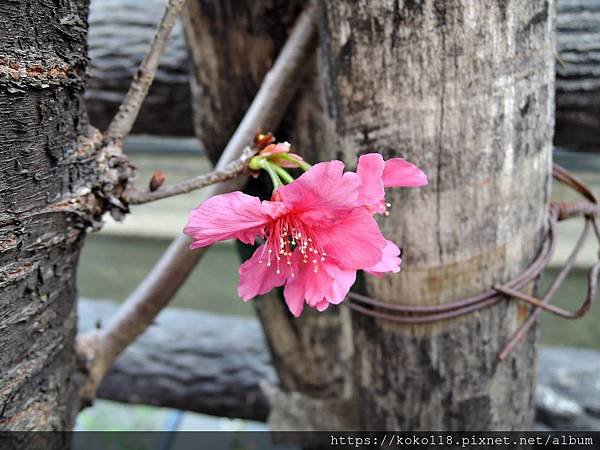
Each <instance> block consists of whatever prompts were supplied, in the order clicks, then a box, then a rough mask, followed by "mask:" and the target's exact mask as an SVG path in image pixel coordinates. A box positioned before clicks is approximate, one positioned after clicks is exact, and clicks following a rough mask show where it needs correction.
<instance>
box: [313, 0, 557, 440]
mask: <svg viewBox="0 0 600 450" xmlns="http://www.w3.org/2000/svg"><path fill="white" fill-rule="evenodd" d="M319 5H320V12H321V14H320V19H321V29H320V31H321V36H320V39H321V41H320V42H321V51H322V54H323V56H324V61H325V62H326V67H324V68H322V70H321V74H322V75H323V77H324V79H325V84H326V94H327V99H328V113H329V115H330V118H331V120H332V121H333V123H334V125H335V129H336V132H337V135H338V144H339V151H340V156H342V157H343V158H344V159H346V160H347V162H348V164H355V162H356V158H357V156H358V155H359V154H361V153H362V152H367V151H377V152H381V153H382V154H383V155H384V156H386V157H390V156H396V155H400V156H403V157H405V158H407V159H409V160H411V161H413V162H415V163H416V164H417V165H418V166H419V167H421V168H423V169H424V170H425V171H426V172H427V174H428V176H429V180H430V184H429V186H428V187H427V188H422V189H419V190H414V191H410V190H394V191H393V192H392V193H390V197H389V198H390V199H391V200H390V201H391V203H392V205H393V206H392V210H391V215H390V216H389V217H388V218H385V219H383V220H382V224H383V230H384V233H385V234H386V236H387V237H388V238H390V239H393V240H395V241H396V242H397V243H398V244H399V245H400V246H402V247H403V248H404V250H405V252H404V256H403V264H404V269H403V271H402V272H401V273H400V274H399V275H392V276H389V277H386V278H383V279H381V280H376V279H373V278H367V279H366V291H367V293H368V294H370V295H372V296H374V297H377V298H379V299H381V300H384V301H386V302H390V303H403V304H412V305H431V304H439V303H444V302H449V301H451V300H454V299H458V298H460V297H463V296H466V295H471V294H476V293H478V292H481V291H483V290H486V289H489V288H490V286H491V285H492V284H493V283H496V282H502V281H505V280H507V279H509V278H510V277H512V276H514V275H515V274H517V273H518V272H519V271H520V270H521V269H522V268H523V267H525V266H526V265H527V264H528V263H529V262H530V261H531V260H532V258H533V257H534V255H535V254H536V251H537V249H538V245H539V243H540V238H541V236H542V233H543V230H544V228H545V225H546V212H547V199H548V190H549V175H550V161H551V142H552V129H553V114H554V57H553V49H554V38H553V31H554V14H555V13H554V2H552V1H542V0H534V1H525V0H521V1H514V2H505V1H497V0H481V1H477V2H472V1H466V0H446V1H441V0H440V1H436V0H425V1H420V2H414V1H392V0H377V1H371V2H365V1H360V2H355V1H350V0H340V1H336V2H328V1H320V3H319ZM527 311H528V310H527V308H526V307H523V306H518V305H516V304H515V303H508V302H502V303H500V304H498V305H497V306H494V307H491V308H488V309H485V310H482V311H480V312H477V313H475V314H471V315H468V316H466V317H464V318H460V319H456V320H450V321H446V322H439V323H435V324H432V325H420V326H401V325H397V324H392V323H389V322H385V321H383V320H374V319H372V318H370V317H366V316H363V315H359V314H354V316H353V325H354V327H353V329H354V338H353V339H354V348H355V382H356V384H357V389H358V393H359V401H358V403H359V405H360V408H359V415H360V426H361V428H363V427H364V428H366V429H396V430H476V429H488V430H508V429H527V428H529V427H530V426H531V424H532V418H533V417H532V416H533V405H532V397H533V384H534V375H535V355H536V349H535V333H533V332H531V333H530V334H529V335H528V336H527V338H526V339H525V340H524V342H522V343H521V344H520V345H519V346H518V347H517V348H516V349H515V351H514V352H513V353H512V354H511V356H510V358H509V359H508V360H506V361H504V362H498V361H497V359H496V353H497V352H498V350H499V349H500V348H501V346H502V345H503V343H504V342H505V340H506V339H507V338H508V337H509V336H510V333H511V332H512V331H514V330H515V328H516V326H517V324H518V323H519V322H520V321H521V320H523V318H524V317H525V316H526V314H527Z"/></svg>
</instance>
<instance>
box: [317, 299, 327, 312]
mask: <svg viewBox="0 0 600 450" xmlns="http://www.w3.org/2000/svg"><path fill="white" fill-rule="evenodd" d="M315 308H316V310H317V311H319V312H323V311H325V310H326V309H327V308H329V302H328V301H327V300H325V299H323V300H321V301H320V302H319V303H317V304H316V305H315Z"/></svg>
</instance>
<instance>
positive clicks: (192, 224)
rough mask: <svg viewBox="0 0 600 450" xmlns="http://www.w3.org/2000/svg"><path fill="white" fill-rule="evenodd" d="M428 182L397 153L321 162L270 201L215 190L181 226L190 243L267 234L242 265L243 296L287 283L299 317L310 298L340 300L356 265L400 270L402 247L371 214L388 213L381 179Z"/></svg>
mask: <svg viewBox="0 0 600 450" xmlns="http://www.w3.org/2000/svg"><path fill="white" fill-rule="evenodd" d="M392 161H394V162H393V163H392ZM388 164H389V168H388ZM426 182H427V179H426V177H425V175H424V174H423V172H421V171H420V170H419V169H417V168H416V166H414V165H412V164H410V163H408V162H406V161H404V160H402V159H400V158H395V159H392V160H389V161H387V162H384V161H383V158H382V157H381V156H380V155H378V154H368V155H364V156H362V157H361V158H360V160H359V164H358V168H357V172H356V173H353V172H344V164H343V163H342V162H341V161H330V162H324V163H320V164H317V165H315V166H313V167H312V168H311V169H310V170H308V171H307V172H306V173H304V174H303V175H302V176H300V177H299V178H298V179H297V180H295V181H293V182H291V183H290V184H287V185H284V186H281V187H280V188H279V189H277V190H276V191H275V193H274V194H273V196H272V198H271V200H270V201H260V200H259V199H258V198H256V197H252V196H249V195H246V194H243V193H241V192H232V193H229V194H223V195H218V196H215V197H212V198H210V199H208V200H206V201H205V202H204V203H202V204H201V205H199V206H198V207H197V208H196V209H194V210H193V211H192V212H191V214H190V217H189V220H188V224H187V226H186V227H185V229H184V232H185V233H186V234H187V235H189V236H191V238H192V244H191V248H197V247H204V246H207V245H210V244H212V243H214V242H217V241H221V240H226V239H232V238H237V239H239V240H241V241H242V242H245V243H247V244H252V243H253V242H254V240H255V238H257V237H258V238H263V239H264V243H263V244H262V245H260V246H259V247H258V248H257V249H256V250H255V252H254V254H253V255H252V257H251V258H250V259H248V260H247V261H246V262H244V263H243V264H242V265H241V266H240V270H239V273H240V283H239V286H238V295H239V296H240V297H241V298H242V299H244V300H245V301H247V300H250V299H252V298H254V297H256V296H257V295H261V294H264V293H267V292H269V291H270V290H272V289H273V288H276V287H281V286H284V290H283V294H284V297H285V301H286V303H287V305H288V308H289V309H290V311H291V312H292V314H293V315H294V316H296V317H297V316H299V315H300V314H301V312H302V309H303V307H304V305H305V304H308V305H309V306H310V307H312V308H315V309H317V310H319V311H323V310H325V309H327V307H328V306H329V305H330V304H339V303H340V302H342V301H343V300H344V299H345V297H346V295H347V294H348V291H349V290H350V288H351V287H352V285H353V284H354V282H355V280H356V272H357V271H358V270H365V271H367V272H369V273H372V274H374V275H376V276H381V275H382V274H384V273H387V272H398V271H399V270H400V262H401V261H400V258H399V255H400V249H399V248H398V247H397V246H396V245H395V244H394V243H393V242H391V241H388V240H386V239H385V238H384V237H383V235H382V234H381V231H380V230H379V226H378V224H377V222H376V221H375V220H374V218H373V214H374V213H375V212H379V213H381V212H385V209H386V206H385V200H384V186H387V185H391V186H421V185H423V184H425V183H426Z"/></svg>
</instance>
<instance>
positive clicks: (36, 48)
mask: <svg viewBox="0 0 600 450" xmlns="http://www.w3.org/2000/svg"><path fill="white" fill-rule="evenodd" d="M86 34H87V1H85V0H64V1H60V2H52V3H48V2H45V1H41V0H27V1H21V2H4V3H3V4H2V7H0V48H1V50H0V117H1V118H2V120H0V122H1V123H2V127H1V128H0V142H2V147H1V149H0V173H1V175H0V180H1V182H0V286H1V289H2V300H1V301H2V303H1V308H0V329H1V332H0V367H2V370H1V371H0V429H2V430H65V429H69V428H71V426H72V424H73V420H74V417H75V413H76V411H77V406H76V401H77V399H76V386H75V383H74V371H75V353H74V348H73V345H74V336H75V329H76V312H75V298H76V288H75V278H76V277H75V270H76V266H77V261H78V257H79V251H80V248H81V243H82V240H83V237H84V232H83V229H84V226H83V224H81V223H80V222H79V221H78V219H77V216H75V215H70V214H67V213H65V212H64V211H62V212H61V211H58V212H57V211H53V210H52V209H51V208H49V206H50V205H52V204H54V203H57V202H60V201H62V200H64V199H66V198H67V197H69V196H71V195H73V194H74V193H75V192H77V191H79V190H80V189H83V188H84V187H85V181H86V179H88V177H90V164H91V163H92V162H94V158H89V157H87V156H89V155H87V154H86V150H85V149H84V148H78V136H79V135H85V134H86V133H87V122H86V121H87V119H86V115H85V112H84V108H83V103H82V91H83V84H84V80H83V77H84V74H85V69H86V63H87V55H86ZM80 143H81V144H83V141H80Z"/></svg>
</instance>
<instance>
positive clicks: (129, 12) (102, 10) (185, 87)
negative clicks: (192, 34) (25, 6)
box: [85, 0, 193, 136]
mask: <svg viewBox="0 0 600 450" xmlns="http://www.w3.org/2000/svg"><path fill="white" fill-rule="evenodd" d="M164 6H165V0H145V1H143V2H140V1H137V0H101V1H96V2H92V4H91V7H90V33H89V52H90V68H89V74H90V79H89V83H88V86H87V90H86V93H85V102H86V106H87V110H88V113H89V116H90V121H91V123H92V124H93V125H94V126H96V127H97V128H99V129H101V130H105V129H106V127H107V126H108V124H109V122H110V120H111V119H112V117H113V116H114V114H115V113H116V111H117V109H118V107H119V104H120V102H121V100H123V97H124V96H125V93H126V92H127V89H128V88H129V84H130V83H131V80H132V78H133V76H134V75H135V73H136V71H137V69H138V66H139V64H140V62H141V61H142V59H143V57H144V54H145V53H146V50H147V49H148V45H149V44H150V41H151V40H152V36H153V35H154V31H155V30H156V26H157V24H158V22H159V20H160V18H161V15H162V13H163V9H164ZM188 74H189V69H188V64H187V50H186V47H185V41H184V38H183V32H182V28H181V25H180V24H176V25H175V27H174V29H173V31H172V33H171V37H170V38H169V41H168V43H167V48H166V50H165V53H164V55H163V57H162V62H161V65H160V66H159V69H158V72H157V73H156V78H155V80H154V83H153V84H152V87H151V88H150V92H149V95H148V97H147V98H146V100H145V102H144V106H143V108H142V111H141V113H140V115H139V117H138V118H137V120H136V123H135V126H134V128H133V132H134V133H138V134H158V135H181V136H191V135H192V134H193V126H192V107H191V102H190V86H189V81H188Z"/></svg>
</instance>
